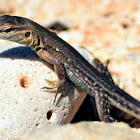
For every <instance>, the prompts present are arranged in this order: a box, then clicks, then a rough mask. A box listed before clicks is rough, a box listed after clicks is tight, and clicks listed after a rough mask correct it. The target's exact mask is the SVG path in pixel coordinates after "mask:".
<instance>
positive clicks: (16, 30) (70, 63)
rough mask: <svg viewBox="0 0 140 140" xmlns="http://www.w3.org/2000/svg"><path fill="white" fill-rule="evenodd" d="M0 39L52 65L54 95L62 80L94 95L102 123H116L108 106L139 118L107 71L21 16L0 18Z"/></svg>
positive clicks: (137, 106) (139, 107)
mask: <svg viewBox="0 0 140 140" xmlns="http://www.w3.org/2000/svg"><path fill="white" fill-rule="evenodd" d="M0 38H1V39H5V40H10V41H14V42H17V43H20V44H25V45H27V46H29V47H31V48H32V49H33V50H34V51H35V52H36V53H37V54H38V56H39V57H40V58H41V59H44V60H45V61H47V62H49V63H51V64H53V65H54V69H55V72H56V73H57V75H58V78H59V82H58V83H57V87H58V88H57V93H59V92H60V93H63V94H64V93H65V86H64V84H65V82H66V77H67V78H69V79H70V80H71V81H72V82H73V83H74V84H75V85H76V86H78V87H79V88H81V89H82V90H83V91H84V92H86V93H87V94H88V95H91V96H94V97H95V101H96V106H97V110H98V114H99V117H100V119H101V120H102V121H105V122H113V121H116V120H115V119H114V118H112V117H111V116H110V114H109V112H110V110H109V105H108V104H109V103H111V104H112V105H113V106H115V107H117V108H118V109H120V110H123V111H125V112H127V113H129V114H131V115H132V116H134V117H136V118H138V119H140V102H139V101H138V100H136V99H134V98H133V97H131V96H130V95H129V94H127V93H126V92H125V91H123V90H122V89H120V88H119V87H118V86H117V85H115V84H114V82H113V80H112V78H111V76H110V74H109V72H108V70H107V68H106V67H104V66H103V65H102V63H101V62H100V61H99V60H98V59H95V61H94V64H95V65H94V66H92V65H91V64H89V63H88V62H87V61H86V60H85V59H84V58H83V57H82V56H81V55H80V54H79V53H78V52H77V51H76V50H75V49H74V48H73V47H71V46H70V45H69V44H68V43H66V42H65V41H64V40H62V39H61V38H59V37H58V36H57V35H56V34H55V33H53V32H51V31H49V30H47V29H45V28H44V27H42V26H40V25H39V24H37V23H35V22H33V21H31V20H29V19H27V18H23V17H18V16H9V15H4V16H1V17H0Z"/></svg>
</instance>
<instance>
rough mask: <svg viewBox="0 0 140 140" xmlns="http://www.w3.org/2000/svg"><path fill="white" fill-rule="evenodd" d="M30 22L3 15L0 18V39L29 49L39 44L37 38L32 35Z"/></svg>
mask: <svg viewBox="0 0 140 140" xmlns="http://www.w3.org/2000/svg"><path fill="white" fill-rule="evenodd" d="M31 22H32V21H31V20H29V19H26V18H22V17H18V16H9V15H4V16H1V17H0V39H5V40H10V41H13V42H17V43H20V44H25V45H27V46H30V47H34V46H36V45H37V44H38V43H39V42H40V39H39V36H36V34H35V33H33V28H34V27H33V26H32V25H33V24H31Z"/></svg>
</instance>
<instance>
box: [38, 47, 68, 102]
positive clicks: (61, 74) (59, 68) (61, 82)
mask: <svg viewBox="0 0 140 140" xmlns="http://www.w3.org/2000/svg"><path fill="white" fill-rule="evenodd" d="M37 54H38V55H39V57H40V58H42V59H44V60H46V61H47V62H49V63H51V64H53V65H54V70H55V72H56V74H57V76H58V82H57V84H56V88H57V90H56V96H57V94H58V93H62V96H65V82H66V76H65V69H64V67H63V65H62V64H61V63H60V62H59V61H58V60H57V59H55V58H53V57H52V55H50V54H49V53H48V52H47V50H45V49H40V50H39V51H38V52H37ZM43 89H45V87H43ZM52 90H53V89H52ZM46 91H49V90H48V88H47V87H46ZM56 96H55V99H54V102H55V100H56Z"/></svg>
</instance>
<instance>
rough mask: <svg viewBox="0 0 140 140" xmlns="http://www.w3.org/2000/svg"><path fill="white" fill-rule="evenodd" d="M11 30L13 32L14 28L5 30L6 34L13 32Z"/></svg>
mask: <svg viewBox="0 0 140 140" xmlns="http://www.w3.org/2000/svg"><path fill="white" fill-rule="evenodd" d="M13 30H14V28H12V27H11V28H8V29H6V30H5V32H6V33H9V32H11V31H13Z"/></svg>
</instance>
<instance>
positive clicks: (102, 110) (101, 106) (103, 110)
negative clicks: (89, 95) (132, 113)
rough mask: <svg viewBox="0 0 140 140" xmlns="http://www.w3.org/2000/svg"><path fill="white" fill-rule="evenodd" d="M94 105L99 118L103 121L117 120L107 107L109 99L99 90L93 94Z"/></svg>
mask: <svg viewBox="0 0 140 140" xmlns="http://www.w3.org/2000/svg"><path fill="white" fill-rule="evenodd" d="M95 101H96V107H97V112H98V115H99V118H100V120H101V121H104V122H117V120H116V119H114V118H113V117H111V116H110V114H109V113H110V109H109V100H108V99H107V97H106V96H105V95H104V93H102V92H100V93H97V94H96V95H95Z"/></svg>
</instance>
